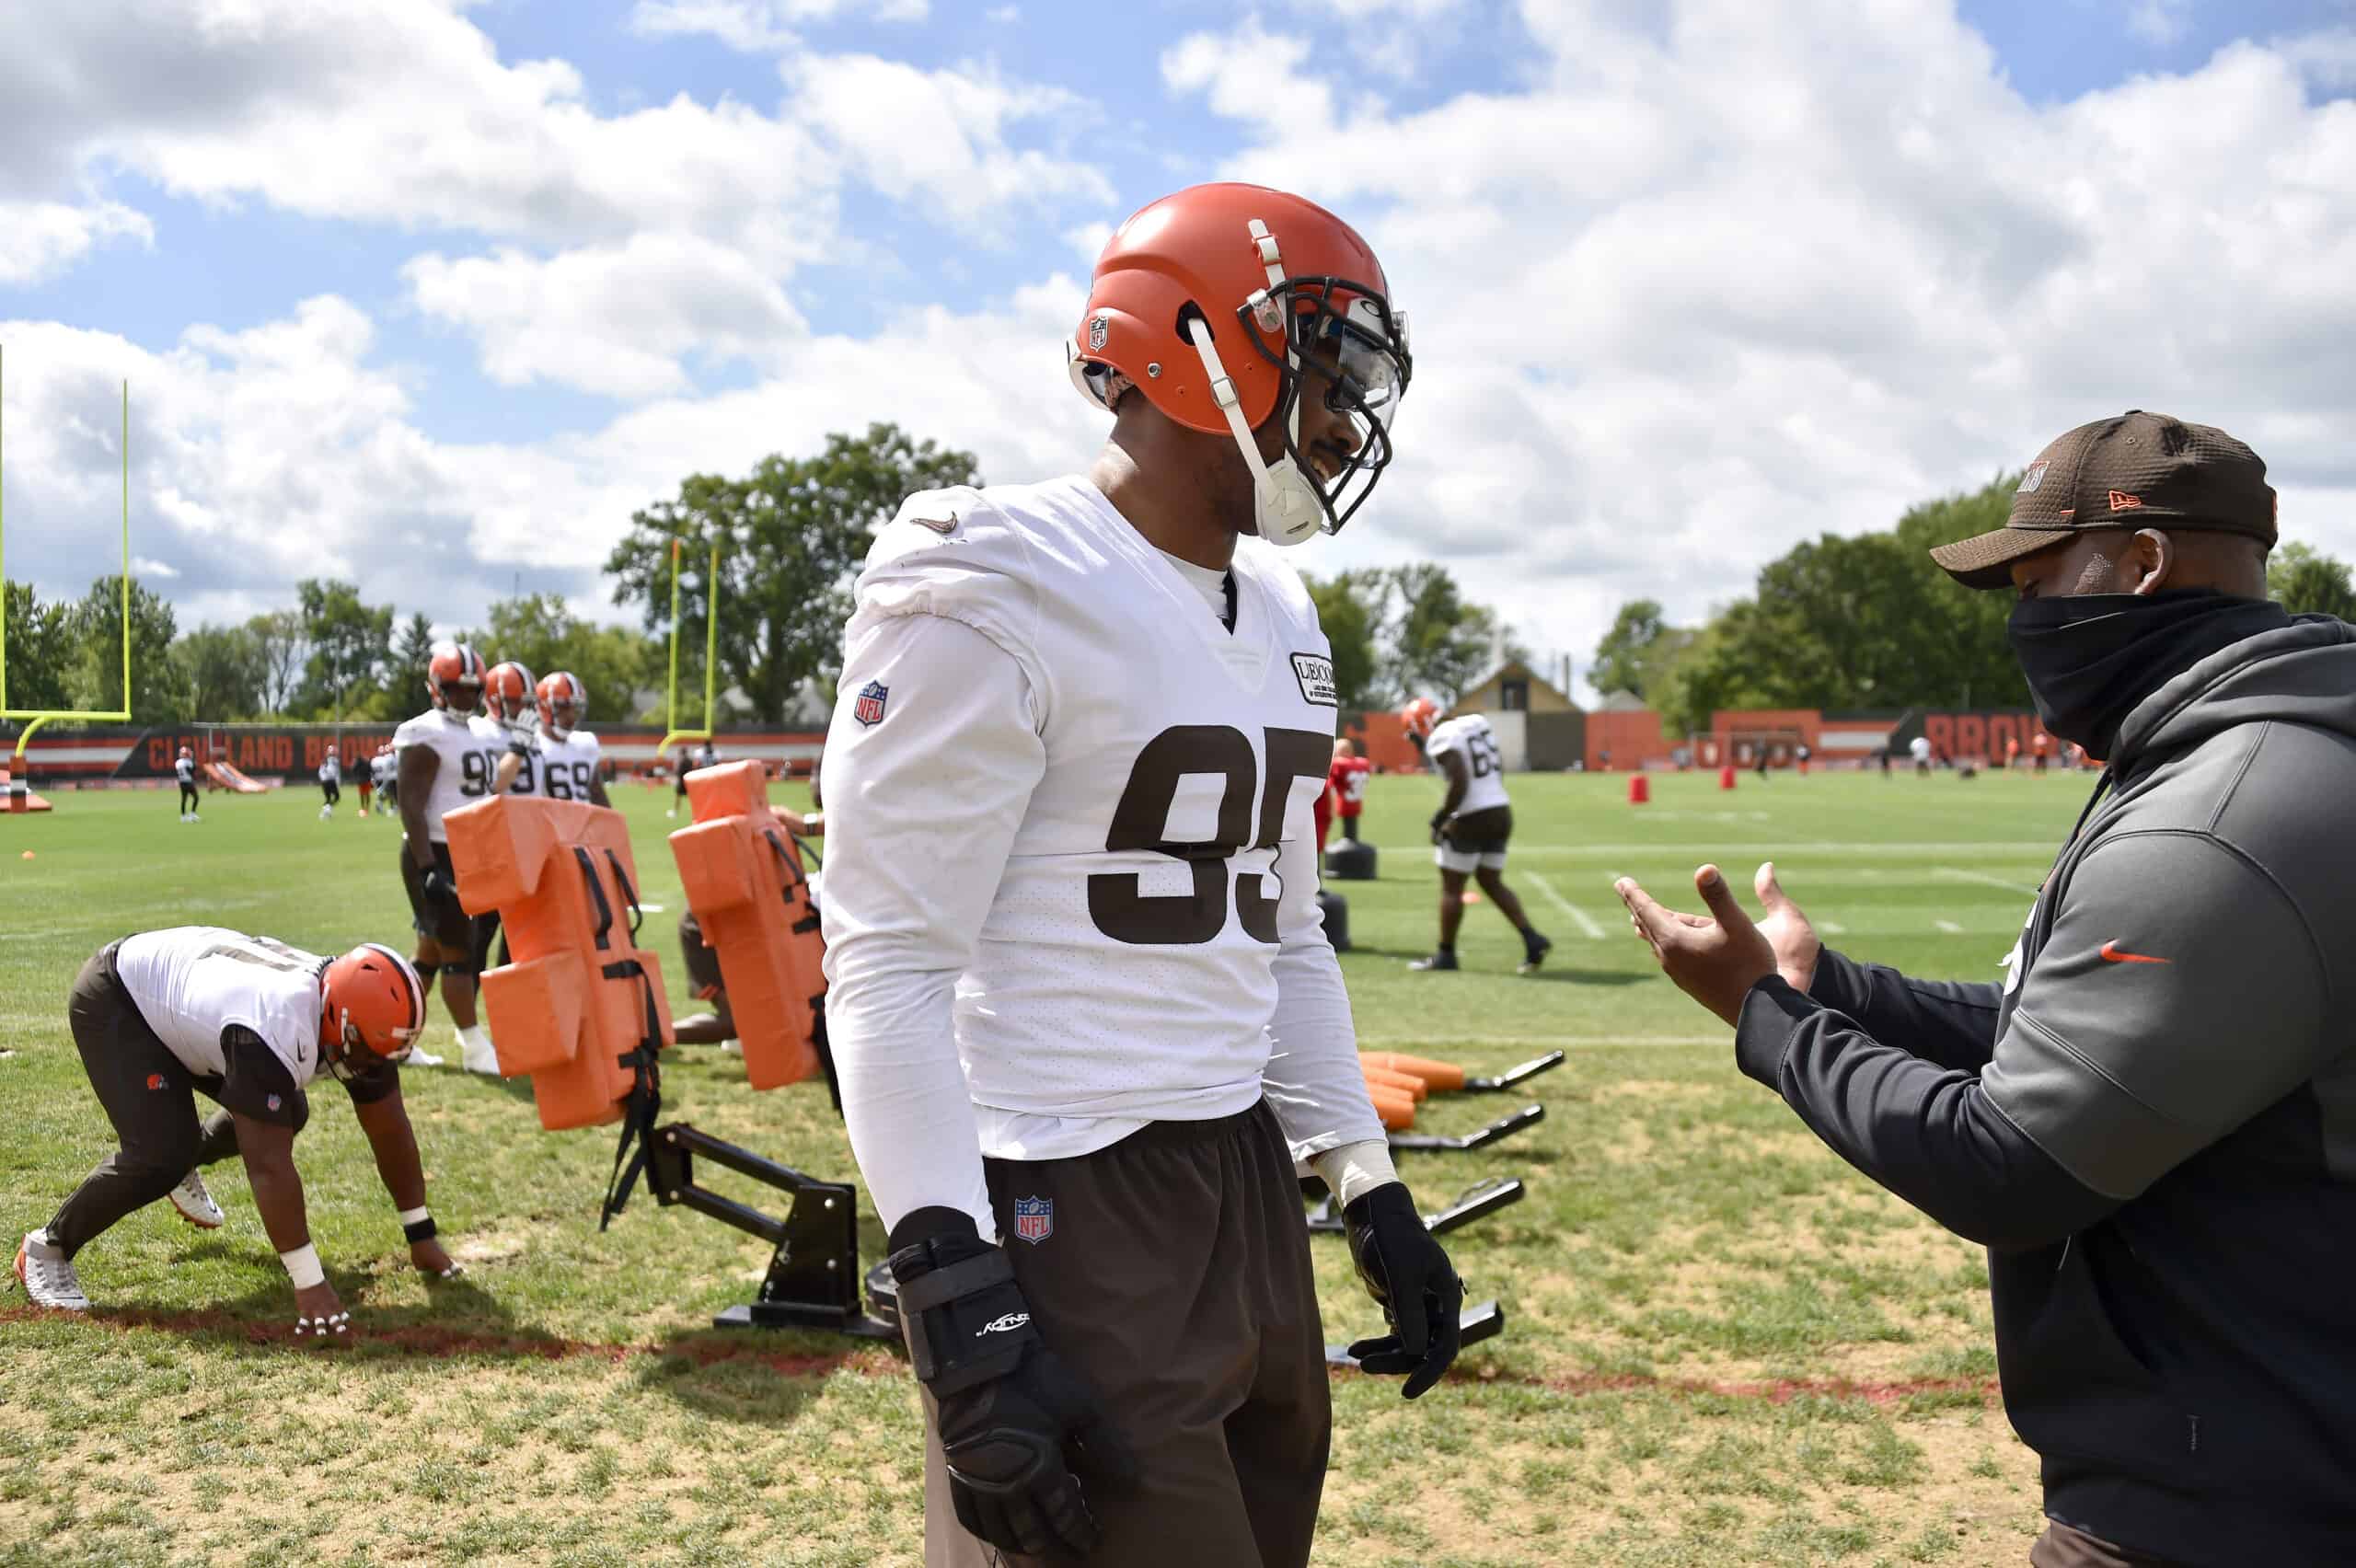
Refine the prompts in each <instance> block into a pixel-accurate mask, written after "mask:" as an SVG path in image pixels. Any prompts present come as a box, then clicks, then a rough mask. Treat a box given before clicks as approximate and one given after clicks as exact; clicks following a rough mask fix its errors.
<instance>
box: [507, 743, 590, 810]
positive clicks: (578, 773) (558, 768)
mask: <svg viewBox="0 0 2356 1568" xmlns="http://www.w3.org/2000/svg"><path fill="white" fill-rule="evenodd" d="M598 756H599V747H598V744H597V737H596V736H595V735H593V734H591V733H590V732H588V731H586V730H575V731H573V732H572V733H571V734H569V735H567V736H565V738H564V739H562V740H557V739H556V738H554V737H553V736H551V735H549V733H548V732H546V731H545V730H544V731H541V732H539V733H538V734H537V735H535V736H534V737H533V740H532V749H531V751H530V752H529V753H527V754H526V755H525V758H524V766H523V767H520V768H517V769H516V770H515V782H514V783H513V784H510V785H509V786H508V787H507V790H508V793H510V794H514V795H546V796H547V797H548V798H549V800H551V801H585V800H588V799H589V798H590V795H589V791H590V786H591V785H592V784H594V783H595V782H596V779H597V759H598Z"/></svg>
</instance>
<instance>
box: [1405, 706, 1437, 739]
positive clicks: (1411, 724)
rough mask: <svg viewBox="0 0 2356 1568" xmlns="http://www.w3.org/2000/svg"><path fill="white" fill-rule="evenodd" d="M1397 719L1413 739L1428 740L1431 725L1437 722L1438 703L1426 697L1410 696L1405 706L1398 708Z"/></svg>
mask: <svg viewBox="0 0 2356 1568" xmlns="http://www.w3.org/2000/svg"><path fill="white" fill-rule="evenodd" d="M1399 721H1400V722H1401V723H1402V724H1404V725H1406V726H1407V733H1409V734H1411V735H1413V736H1415V739H1417V740H1419V741H1425V740H1429V739H1430V738H1431V733H1432V726H1433V725H1435V724H1438V722H1439V704H1438V703H1437V702H1434V701H1433V700H1432V699H1431V698H1428V697H1418V698H1410V699H1409V701H1408V703H1407V706H1406V707H1404V708H1403V709H1400V710H1399Z"/></svg>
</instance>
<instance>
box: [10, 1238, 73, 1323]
mask: <svg viewBox="0 0 2356 1568" xmlns="http://www.w3.org/2000/svg"><path fill="white" fill-rule="evenodd" d="M17 1284H18V1285H21V1286H24V1287H25V1295H26V1296H27V1297H29V1298H30V1299H31V1301H32V1304H33V1305H34V1306H36V1307H52V1308H55V1309H57V1310H58V1311H61V1312H87V1311H88V1310H89V1309H90V1298H89V1297H87V1296H85V1295H83V1294H82V1280H81V1276H79V1275H78V1274H75V1272H74V1260H73V1259H71V1258H69V1257H67V1256H66V1255H65V1254H64V1253H63V1252H61V1251H58V1250H57V1249H56V1248H54V1247H52V1246H51V1245H50V1244H49V1235H48V1233H47V1232H46V1231H40V1230H29V1231H27V1232H26V1233H25V1239H23V1240H22V1241H19V1242H17Z"/></svg>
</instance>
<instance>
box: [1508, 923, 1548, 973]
mask: <svg viewBox="0 0 2356 1568" xmlns="http://www.w3.org/2000/svg"><path fill="white" fill-rule="evenodd" d="M1553 951H1554V944H1553V942H1552V941H1551V940H1548V939H1547V938H1545V937H1543V936H1541V935H1539V934H1538V933H1536V932H1534V931H1533V932H1531V933H1530V940H1529V942H1528V943H1527V944H1526V945H1525V947H1524V948H1523V950H1522V957H1521V964H1520V966H1519V968H1517V969H1516V970H1515V971H1514V973H1515V974H1537V973H1538V966H1539V965H1540V964H1542V963H1545V962H1546V955H1547V954H1548V953H1550V952H1553Z"/></svg>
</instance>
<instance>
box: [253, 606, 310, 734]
mask: <svg viewBox="0 0 2356 1568" xmlns="http://www.w3.org/2000/svg"><path fill="white" fill-rule="evenodd" d="M246 629H247V630H248V631H250V632H252V633H253V635H254V648H255V651H257V652H258V653H259V654H260V657H261V707H262V711H263V712H264V713H268V714H271V715H279V714H283V713H285V712H286V711H287V709H289V708H290V707H292V706H293V705H294V701H295V687H296V686H299V685H300V684H301V682H302V678H303V666H304V665H305V664H306V663H307V662H308V661H309V659H310V656H311V645H310V641H309V640H308V638H307V637H306V635H305V633H304V630H303V613H302V612H301V611H300V610H272V611H271V612H269V613H268V614H266V615H259V616H256V617H254V618H253V619H251V620H249V621H248V622H247V623H246Z"/></svg>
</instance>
